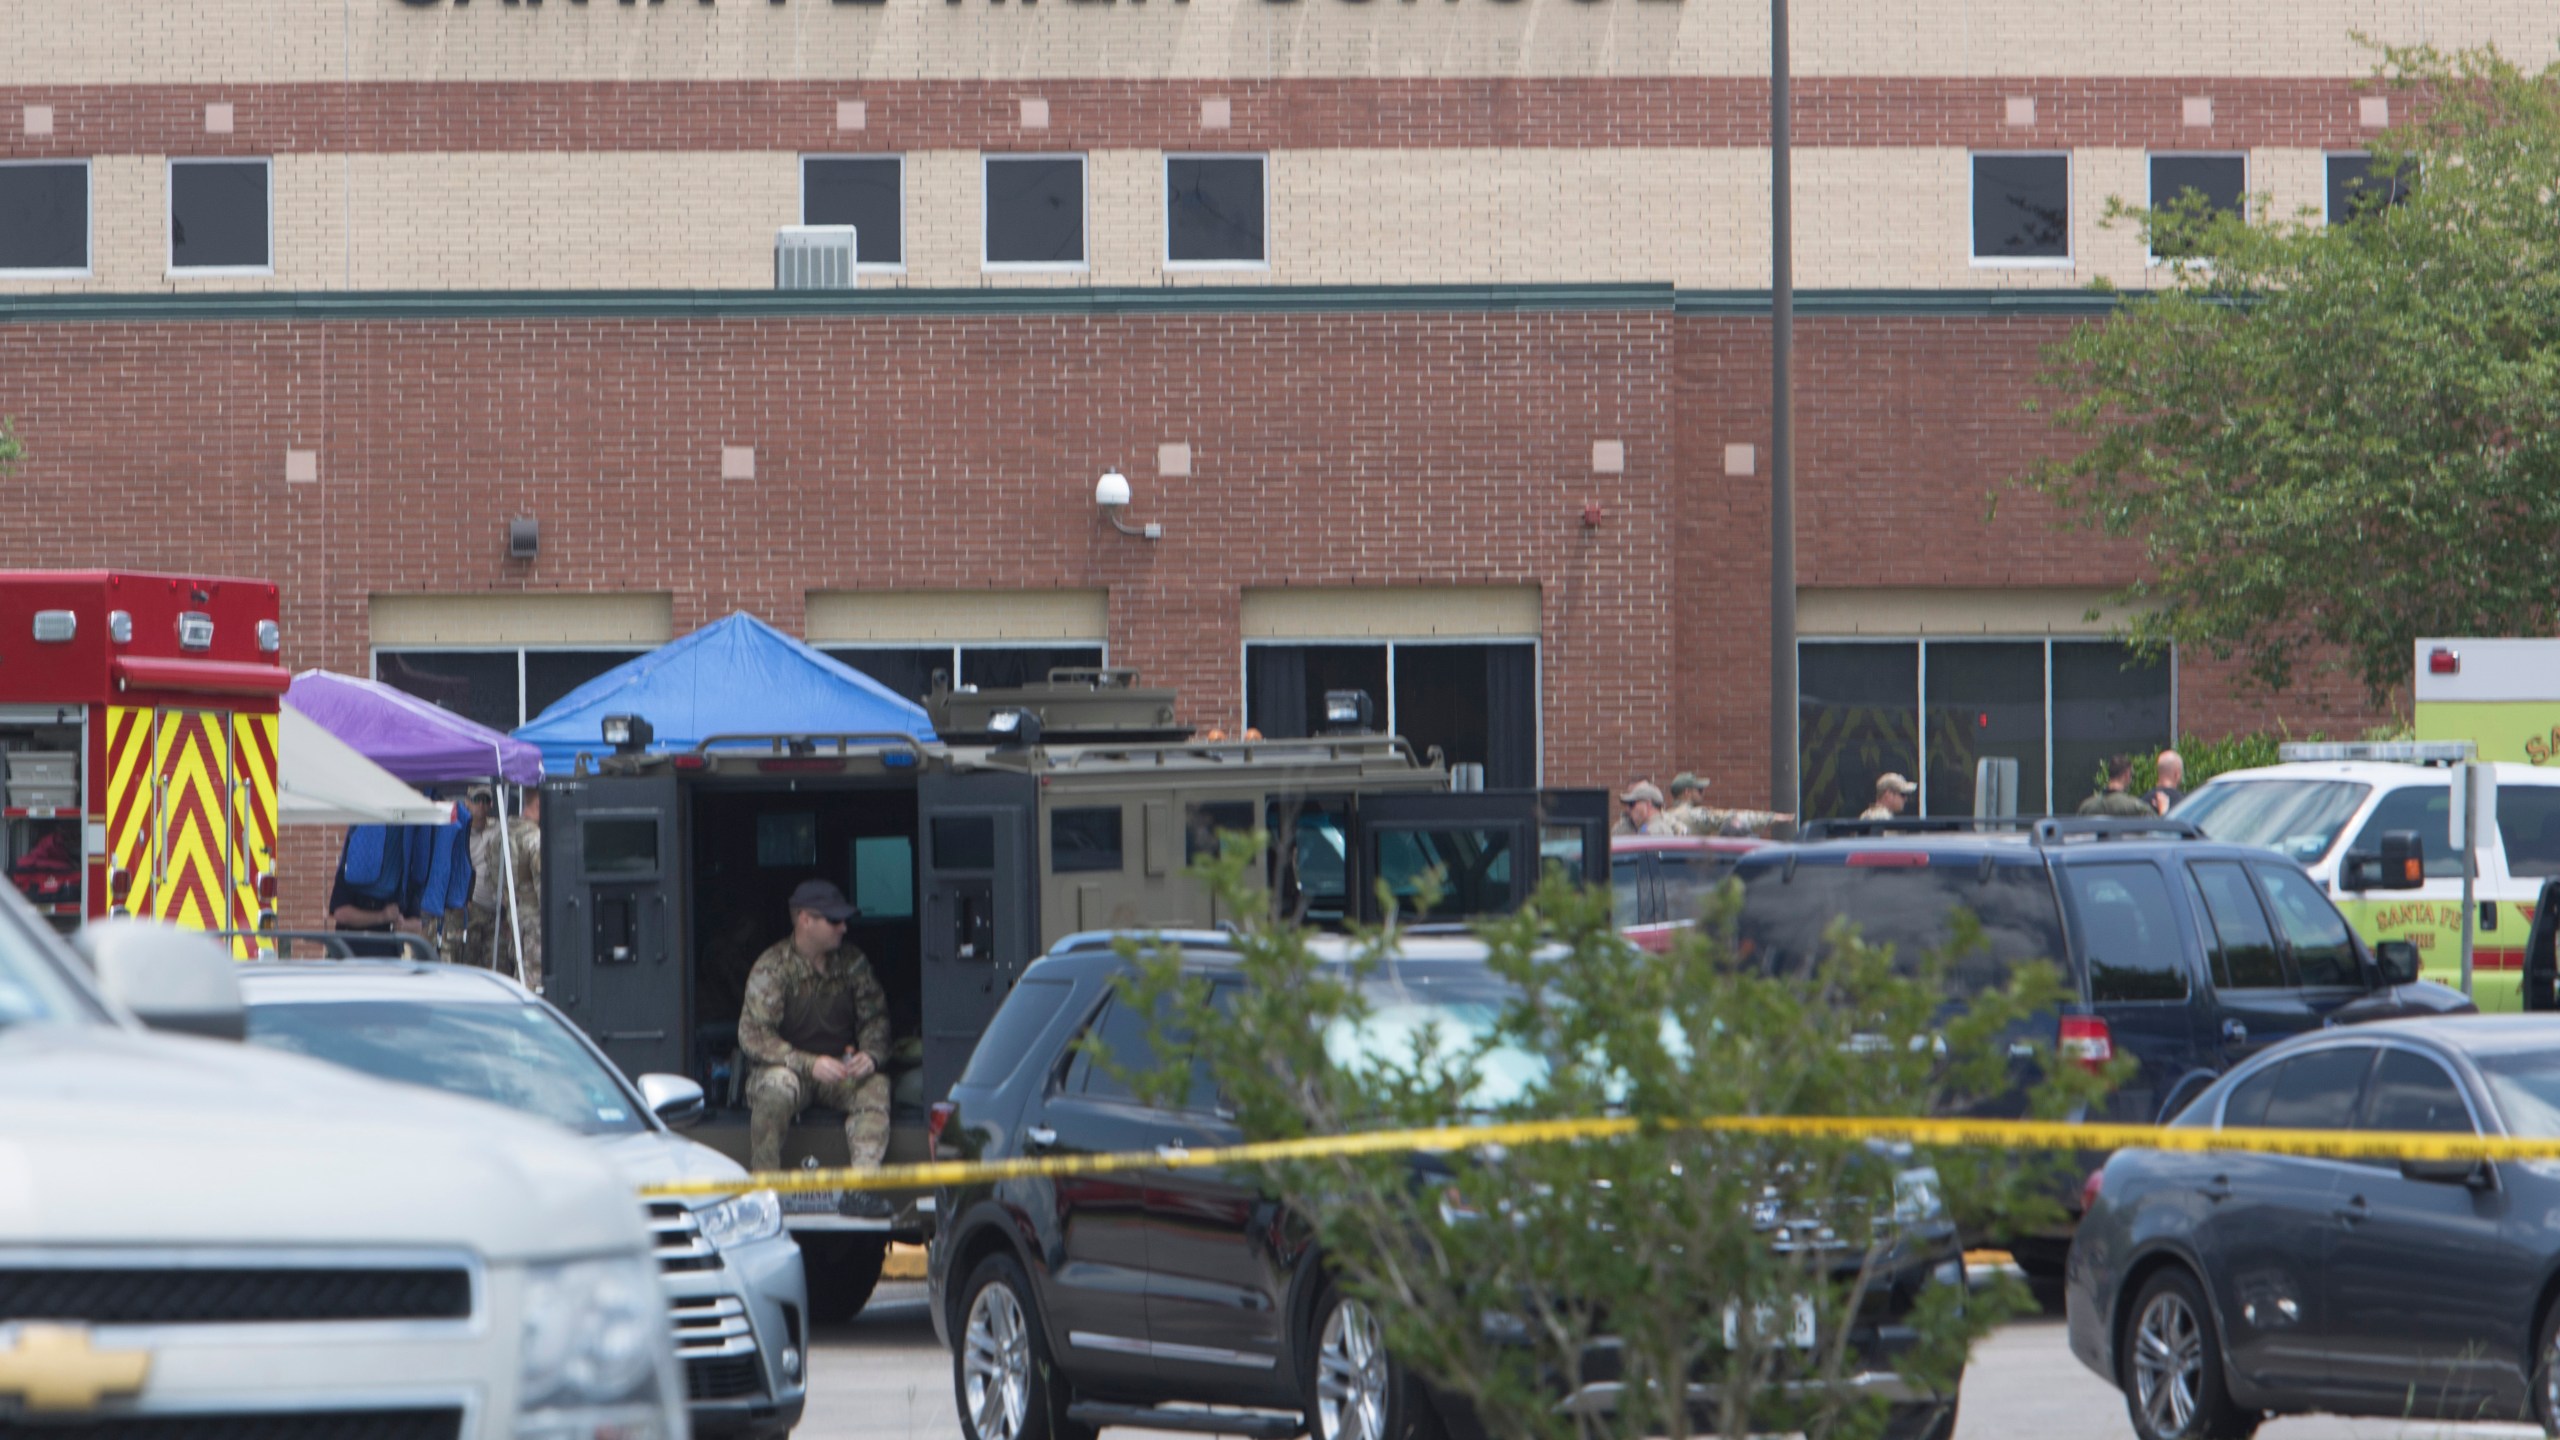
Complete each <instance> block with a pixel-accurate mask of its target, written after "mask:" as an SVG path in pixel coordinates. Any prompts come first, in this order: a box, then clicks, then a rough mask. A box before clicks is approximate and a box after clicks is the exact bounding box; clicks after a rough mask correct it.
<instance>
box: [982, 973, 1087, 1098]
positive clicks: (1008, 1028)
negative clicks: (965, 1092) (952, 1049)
mask: <svg viewBox="0 0 2560 1440" xmlns="http://www.w3.org/2000/svg"><path fill="white" fill-rule="evenodd" d="M1068 988H1069V987H1068V985H1067V982H1066V981H1064V980H1025V981H1023V982H1022V983H1020V984H1018V985H1016V986H1014V987H1013V993H1012V994H1010V995H1007V996H1005V997H1004V1004H1003V1005H1001V1006H999V1007H997V1009H996V1018H994V1019H993V1020H990V1021H988V1022H987V1028H986V1031H985V1033H983V1034H981V1035H980V1036H979V1037H978V1048H977V1049H975V1050H972V1051H970V1052H969V1067H968V1068H967V1069H965V1070H963V1071H961V1072H960V1083H961V1084H963V1085H970V1086H989V1085H1001V1084H1003V1083H1004V1082H1005V1081H1007V1080H1009V1079H1011V1078H1012V1076H1013V1072H1014V1070H1015V1069H1016V1068H1017V1067H1018V1066H1020V1065H1021V1064H1022V1060H1023V1056H1024V1053H1025V1052H1026V1051H1027V1050H1028V1049H1029V1048H1030V1045H1031V1042H1032V1041H1034V1040H1037V1039H1039V1038H1040V1032H1041V1031H1042V1030H1044V1029H1046V1028H1048V1024H1049V1022H1050V1020H1052V1019H1054V1018H1056V1016H1057V1013H1058V1007H1060V1006H1062V1005H1064V1004H1066V1003H1067V990H1068Z"/></svg>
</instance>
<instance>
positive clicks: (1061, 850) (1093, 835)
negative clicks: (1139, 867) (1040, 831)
mask: <svg viewBox="0 0 2560 1440" xmlns="http://www.w3.org/2000/svg"><path fill="white" fill-rule="evenodd" d="M1120 865H1121V860H1120V807H1119V806H1117V805H1086V806H1078V807H1076V808H1075V809H1072V810H1052V811H1050V812H1049V868H1050V869H1051V870H1053V871H1055V872H1057V873H1058V874H1061V875H1073V874H1082V873H1085V872H1088V871H1096V870H1118V869H1119V868H1120Z"/></svg>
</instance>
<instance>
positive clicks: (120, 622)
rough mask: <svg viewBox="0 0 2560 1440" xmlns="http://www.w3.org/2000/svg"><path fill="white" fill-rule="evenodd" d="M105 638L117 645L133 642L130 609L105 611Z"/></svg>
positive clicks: (131, 613)
mask: <svg viewBox="0 0 2560 1440" xmlns="http://www.w3.org/2000/svg"><path fill="white" fill-rule="evenodd" d="M107 638H108V639H110V640H113V641H114V642H116V643H117V644H119V645H130V644H132V643H133V612H132V611H130V610H110V611H108V612H107Z"/></svg>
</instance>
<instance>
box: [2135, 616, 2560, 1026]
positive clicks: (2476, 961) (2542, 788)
mask: <svg viewBox="0 0 2560 1440" xmlns="http://www.w3.org/2000/svg"><path fill="white" fill-rule="evenodd" d="M2416 658H2417V665H2416V671H2417V674H2416V684H2415V691H2414V693H2415V699H2416V716H2415V720H2416V723H2415V727H2414V728H2415V733H2416V740H2415V741H2414V742H2412V743H2375V744H2350V745H2328V746H2319V747H2289V753H2293V754H2305V753H2310V754H2317V755H2319V756H2320V757H2321V758H2319V759H2305V760H2295V761H2292V762H2290V763H2287V764H2282V765H2271V766H2267V767H2264V768H2262V769H2256V770H2235V771H2230V772H2227V773H2225V774H2222V775H2217V776H2215V777H2214V778H2213V780H2212V782H2211V783H2209V784H2207V785H2205V786H2203V787H2202V788H2200V789H2198V790H2197V791H2196V792H2195V793H2194V794H2193V795H2190V796H2189V797H2187V800H2186V803H2184V804H2183V805H2181V806H2179V807H2178V810H2177V812H2176V813H2177V815H2178V818H2180V819H2183V820H2191V821H2193V822H2195V823H2196V825H2197V826H2198V827H2200V828H2201V829H2203V830H2204V831H2205V833H2206V834H2209V835H2211V836H2213V837H2214V838H2216V839H2220V840H2235V841H2239V842H2241V843H2244V844H2257V845H2265V846H2267V847H2269V848H2271V849H2276V850H2281V851H2283V852H2285V853H2286V854H2287V855H2290V856H2292V857H2293V858H2294V859H2295V860H2297V861H2299V862H2301V864H2302V866H2303V868H2304V869H2306V870H2308V871H2309V872H2310V874H2311V877H2312V878H2313V879H2315V880H2318V881H2320V882H2321V883H2322V884H2324V885H2326V886H2327V887H2328V888H2329V894H2330V897H2331V898H2332V899H2333V900H2335V901H2336V902H2337V904H2338V908H2339V909H2340V910H2341V911H2343V912H2345V914H2346V916H2347V919H2348V921H2349V923H2351V924H2353V925H2354V926H2355V927H2356V929H2357V931H2358V932H2359V933H2361V934H2362V935H2363V936H2364V937H2365V939H2367V940H2368V941H2373V940H2386V939H2406V940H2410V941H2413V942H2415V943H2416V945H2417V946H2418V953H2419V954H2420V955H2421V956H2422V957H2423V958H2424V962H2425V975H2426V978H2428V979H2430V980H2441V981H2443V982H2445V983H2447V984H2452V983H2455V982H2456V981H2458V979H2459V978H2460V974H2461V967H2462V861H2463V857H2462V852H2461V851H2460V850H2459V849H2457V848H2455V847H2454V846H2453V845H2452V844H2451V843H2450V842H2451V840H2452V839H2453V836H2452V834H2451V830H2452V805H2453V799H2454V796H2453V780H2454V776H2455V774H2456V773H2457V767H2456V766H2454V765H2452V764H2449V763H2445V762H2446V761H2448V760H2450V759H2452V758H2454V757H2457V756H2459V755H2460V754H2461V753H2462V751H2463V749H2464V748H2465V747H2464V745H2463V743H2462V742H2466V741H2467V742H2469V749H2470V750H2471V751H2472V753H2473V754H2474V755H2475V756H2476V757H2477V759H2478V760H2479V761H2481V762H2483V763H2484V765H2485V767H2486V768H2488V769H2490V770H2491V771H2492V772H2494V774H2495V776H2496V798H2495V799H2494V801H2492V802H2491V804H2490V806H2489V814H2488V815H2487V817H2486V818H2487V820H2488V821H2489V822H2490V823H2489V824H2488V825H2487V826H2486V827H2485V829H2482V830H2478V831H2475V833H2478V834H2480V836H2481V841H2482V843H2481V844H2480V847H2479V854H2478V855H2477V856H2476V857H2475V861H2476V866H2477V868H2476V870H2475V871H2474V878H2473V882H2472V898H2473V902H2474V904H2475V905H2476V906H2477V907H2478V913H2477V914H2476V915H2475V916H2474V922H2475V926H2474V930H2473V939H2472V971H2473V979H2472V995H2473V999H2474V1000H2475V1001H2476V1002H2477V1003H2478V1004H2479V1006H2480V1008H2481V1009H2482V1010H2514V1009H2517V1008H2518V1006H2519V979H2520V976H2521V972H2522V969H2523V964H2524V952H2525V942H2526V940H2527V938H2528V936H2529V935H2530V934H2531V932H2532V927H2533V907H2534V903H2535V901H2536V899H2537V898H2538V897H2539V896H2540V895H2541V893H2542V887H2543V882H2544V881H2546V880H2548V879H2550V878H2552V877H2553V876H2560V765H2555V764H2553V763H2551V762H2553V761H2554V760H2555V759H2560V640H2421V641H2419V642H2417V657H2416ZM2393 830H2409V831H2414V832H2416V833H2417V835H2418V837H2419V838H2420V839H2421V840H2422V841H2423V842H2424V844H2425V847H2426V883H2425V884H2424V885H2422V886H2420V887H2419V888H2418V889H2416V890H2395V891H2381V890H2376V891H2373V892H2371V894H2370V895H2369V896H2368V895H2367V894H2366V893H2365V892H2363V891H2360V890H2351V889H2347V888H2345V885H2344V883H2342V882H2343V880H2344V879H2345V878H2347V872H2348V870H2349V867H2348V866H2347V865H2346V863H2345V862H2346V860H2347V858H2348V857H2350V856H2374V857H2377V858H2378V857H2379V855H2380V853H2381V843H2382V836H2383V835H2384V834H2385V833H2386V832H2388V831H2393Z"/></svg>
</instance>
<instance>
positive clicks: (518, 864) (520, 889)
mask: <svg viewBox="0 0 2560 1440" xmlns="http://www.w3.org/2000/svg"><path fill="white" fill-rule="evenodd" d="M507 844H508V846H509V847H510V853H511V855H512V857H513V858H514V860H515V885H514V895H513V899H514V904H515V913H514V915H513V916H508V915H504V914H501V915H500V916H499V917H498V948H499V951H500V953H502V954H507V955H513V954H514V953H515V943H516V935H517V934H518V933H519V932H518V931H516V930H515V929H514V928H512V926H513V925H521V926H522V927H523V930H522V932H521V933H522V934H523V936H524V983H525V987H526V988H527V989H531V990H539V989H541V988H542V792H541V791H539V790H527V791H525V792H524V810H523V812H522V813H520V814H518V815H517V816H516V818H515V819H514V820H512V821H509V822H508V824H507ZM511 921H512V925H511V923H510V922H511ZM498 968H499V969H501V970H504V969H506V968H507V967H506V966H504V965H501V966H499V967H498Z"/></svg>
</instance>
